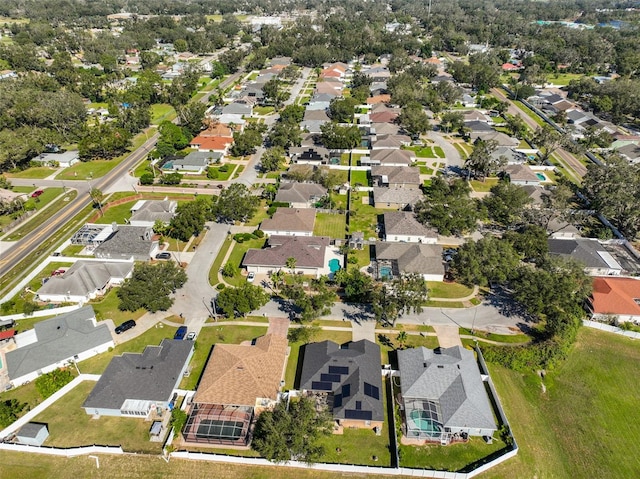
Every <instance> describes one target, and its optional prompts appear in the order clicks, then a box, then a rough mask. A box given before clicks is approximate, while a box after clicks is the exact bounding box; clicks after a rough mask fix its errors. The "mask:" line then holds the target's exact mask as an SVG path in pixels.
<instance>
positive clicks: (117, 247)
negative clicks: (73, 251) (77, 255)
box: [93, 225, 158, 261]
mask: <svg viewBox="0 0 640 479" xmlns="http://www.w3.org/2000/svg"><path fill="white" fill-rule="evenodd" d="M112 228H113V229H112V233H111V234H110V236H109V237H108V238H107V239H105V240H104V241H102V242H101V243H100V244H99V245H98V246H97V247H96V248H95V249H94V250H93V254H94V256H95V257H96V258H102V259H129V258H133V259H134V260H136V261H148V260H149V259H150V258H153V256H154V255H155V254H156V252H157V250H158V241H157V240H154V239H153V229H152V228H149V227H144V226H123V225H113V226H112Z"/></svg>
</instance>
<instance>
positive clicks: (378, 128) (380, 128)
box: [370, 123, 401, 135]
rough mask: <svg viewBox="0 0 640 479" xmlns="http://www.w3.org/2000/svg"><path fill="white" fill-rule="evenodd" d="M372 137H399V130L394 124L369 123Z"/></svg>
mask: <svg viewBox="0 0 640 479" xmlns="http://www.w3.org/2000/svg"><path fill="white" fill-rule="evenodd" d="M370 131H371V134H372V135H374V134H375V135H399V134H400V131H401V128H400V127H399V126H398V125H396V124H395V123H371V126H370Z"/></svg>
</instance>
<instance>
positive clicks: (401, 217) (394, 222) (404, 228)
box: [384, 211, 438, 238]
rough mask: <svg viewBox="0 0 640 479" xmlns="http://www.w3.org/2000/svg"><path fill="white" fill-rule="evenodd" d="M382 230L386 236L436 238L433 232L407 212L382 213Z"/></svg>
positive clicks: (436, 235)
mask: <svg viewBox="0 0 640 479" xmlns="http://www.w3.org/2000/svg"><path fill="white" fill-rule="evenodd" d="M384 230H385V233H386V234H387V235H411V236H430V237H433V238H437V237H438V234H437V233H436V231H435V230H433V229H431V228H427V227H426V226H425V225H423V224H422V223H420V222H419V221H418V220H417V219H416V217H415V215H414V214H413V213H411V212H408V211H390V212H388V213H384Z"/></svg>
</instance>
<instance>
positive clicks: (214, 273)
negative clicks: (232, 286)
mask: <svg viewBox="0 0 640 479" xmlns="http://www.w3.org/2000/svg"><path fill="white" fill-rule="evenodd" d="M233 245H234V241H233V240H232V239H231V236H227V238H226V239H225V241H224V243H223V244H222V247H221V248H220V252H219V253H218V256H216V260H215V261H214V262H213V265H212V266H211V270H209V284H210V285H212V286H214V285H216V284H218V272H219V271H220V269H221V268H222V260H223V259H224V257H225V256H226V254H227V251H229V248H231V247H232V246H233Z"/></svg>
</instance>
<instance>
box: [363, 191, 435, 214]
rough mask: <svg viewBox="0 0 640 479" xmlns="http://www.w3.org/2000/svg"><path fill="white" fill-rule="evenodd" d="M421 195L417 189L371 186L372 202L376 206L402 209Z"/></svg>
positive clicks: (416, 200)
mask: <svg viewBox="0 0 640 479" xmlns="http://www.w3.org/2000/svg"><path fill="white" fill-rule="evenodd" d="M423 196H424V195H423V194H422V191H420V190H419V189H412V188H386V187H379V186H374V187H373V203H374V205H375V207H376V208H390V209H394V210H403V209H405V208H407V207H411V206H413V205H415V204H416V203H417V202H418V201H420V200H421V199H422V198H423Z"/></svg>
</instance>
